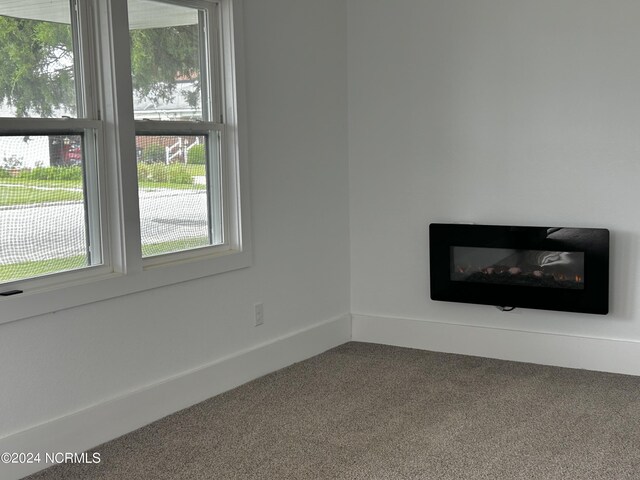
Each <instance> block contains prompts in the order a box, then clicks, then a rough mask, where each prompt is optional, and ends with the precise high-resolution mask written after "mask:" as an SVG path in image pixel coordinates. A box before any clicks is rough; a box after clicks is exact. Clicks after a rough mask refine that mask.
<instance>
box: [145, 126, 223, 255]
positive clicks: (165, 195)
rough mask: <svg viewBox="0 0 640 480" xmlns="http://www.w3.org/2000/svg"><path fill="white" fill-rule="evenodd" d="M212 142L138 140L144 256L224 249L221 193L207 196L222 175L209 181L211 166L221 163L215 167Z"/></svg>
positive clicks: (203, 138)
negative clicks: (220, 247)
mask: <svg viewBox="0 0 640 480" xmlns="http://www.w3.org/2000/svg"><path fill="white" fill-rule="evenodd" d="M207 141H209V137H206V136H172V135H163V136H151V135H139V136H137V137H136V144H137V152H138V153H137V155H138V185H139V199H140V229H141V235H142V254H143V256H145V257H148V256H153V255H160V254H164V253H170V252H176V251H181V250H188V249H191V248H197V247H204V246H208V245H217V244H220V243H222V222H221V220H220V217H221V215H220V212H221V206H220V201H219V198H220V193H219V188H211V189H210V190H211V195H208V191H207V190H208V188H207V185H208V184H212V185H219V184H220V183H219V180H218V179H217V178H218V177H219V175H217V174H215V175H213V176H214V178H215V180H214V181H213V182H208V181H207V179H208V178H209V177H210V176H211V174H210V173H209V168H208V167H207V164H215V163H217V162H215V161H214V162H211V163H210V161H209V158H210V157H211V154H210V153H209V152H210V151H211V150H212V149H211V148H209V146H208V145H207ZM215 143H216V144H217V139H215ZM213 150H214V154H215V151H217V147H216V148H214V149H213ZM214 160H215V159H214ZM212 173H215V172H212ZM209 198H213V199H214V201H213V205H211V204H210V201H209Z"/></svg>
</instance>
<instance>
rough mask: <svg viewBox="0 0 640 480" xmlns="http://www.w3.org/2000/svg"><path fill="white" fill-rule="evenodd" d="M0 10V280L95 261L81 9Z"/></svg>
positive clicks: (92, 107)
mask: <svg viewBox="0 0 640 480" xmlns="http://www.w3.org/2000/svg"><path fill="white" fill-rule="evenodd" d="M33 3H34V2H31V4H30V3H29V2H26V3H25V2H9V5H7V6H5V7H0V8H1V10H0V13H1V15H0V57H1V58H2V59H3V68H2V71H1V73H0V96H2V102H1V103H0V117H2V119H1V120H0V225H1V228H0V282H1V283H6V282H12V281H16V280H22V279H25V278H31V277H36V276H41V275H46V274H51V273H57V272H63V271H68V270H74V269H79V268H87V267H92V266H99V265H102V263H103V255H104V253H105V252H104V251H103V248H104V246H103V241H102V234H101V219H102V213H101V207H100V205H101V202H100V195H99V193H100V192H99V189H98V185H97V179H98V174H97V172H98V165H97V158H98V151H97V142H98V138H99V137H100V133H101V122H98V121H96V120H97V117H96V111H97V105H96V104H95V103H94V101H93V100H92V99H94V98H95V97H96V96H95V94H94V92H93V91H92V90H91V82H90V81H89V79H90V78H92V73H91V66H90V65H89V62H88V61H87V60H86V58H87V55H88V52H86V50H85V49H84V46H83V44H82V42H80V41H79V40H78V38H79V37H78V32H79V31H80V30H81V24H82V22H84V21H86V19H85V18H82V16H81V15H82V14H83V12H81V11H80V10H79V9H78V10H76V9H75V8H74V9H72V8H70V7H71V5H70V4H69V2H68V1H66V0H56V1H53V2H51V5H52V7H55V8H52V9H48V10H46V11H39V10H34V7H35V6H36V5H34V4H33Z"/></svg>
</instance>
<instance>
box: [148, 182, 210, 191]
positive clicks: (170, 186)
mask: <svg viewBox="0 0 640 480" xmlns="http://www.w3.org/2000/svg"><path fill="white" fill-rule="evenodd" d="M138 188H140V189H143V190H144V189H156V188H167V189H169V190H204V189H206V188H207V186H206V185H187V184H184V183H183V184H180V183H166V182H139V183H138Z"/></svg>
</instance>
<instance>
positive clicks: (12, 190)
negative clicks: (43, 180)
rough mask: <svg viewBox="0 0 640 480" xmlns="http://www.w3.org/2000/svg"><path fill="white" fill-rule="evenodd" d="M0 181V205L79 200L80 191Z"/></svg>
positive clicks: (81, 195) (80, 198)
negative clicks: (50, 188) (40, 187)
mask: <svg viewBox="0 0 640 480" xmlns="http://www.w3.org/2000/svg"><path fill="white" fill-rule="evenodd" d="M1 183H2V182H0V207H4V206H9V205H28V204H34V203H48V202H68V201H81V200H82V199H83V197H84V195H83V193H82V191H77V190H61V189H55V190H43V189H38V188H33V187H28V186H23V185H6V184H5V185H2V184H1Z"/></svg>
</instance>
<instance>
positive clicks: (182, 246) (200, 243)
mask: <svg viewBox="0 0 640 480" xmlns="http://www.w3.org/2000/svg"><path fill="white" fill-rule="evenodd" d="M208 245H210V244H209V238H208V237H195V238H186V239H184V240H172V241H170V242H161V243H150V244H148V245H142V256H143V257H151V256H153V255H162V254H163V253H172V252H179V251H182V250H189V249H191V248H198V247H206V246H208Z"/></svg>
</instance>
